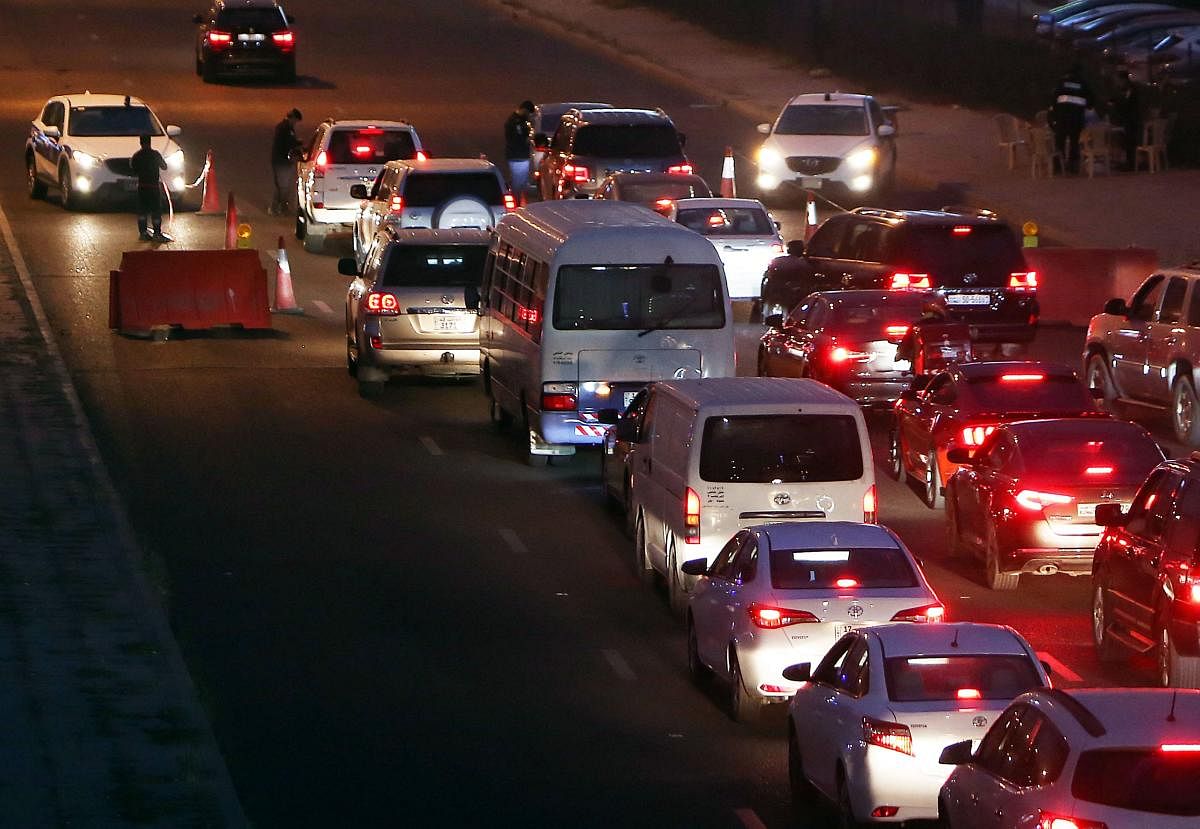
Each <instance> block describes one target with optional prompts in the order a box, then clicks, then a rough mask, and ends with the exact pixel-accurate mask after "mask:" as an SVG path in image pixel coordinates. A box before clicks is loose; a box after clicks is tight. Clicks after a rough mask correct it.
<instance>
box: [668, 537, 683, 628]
mask: <svg viewBox="0 0 1200 829" xmlns="http://www.w3.org/2000/svg"><path fill="white" fill-rule="evenodd" d="M667 604H668V605H669V606H670V608H671V612H672V613H673V614H675V615H676V616H683V614H684V613H686V612H687V608H688V592H687V588H685V587H684V584H683V574H682V573H681V572H679V552H678V550H677V549H676V547H675V539H674V538H669V539H668V540H667Z"/></svg>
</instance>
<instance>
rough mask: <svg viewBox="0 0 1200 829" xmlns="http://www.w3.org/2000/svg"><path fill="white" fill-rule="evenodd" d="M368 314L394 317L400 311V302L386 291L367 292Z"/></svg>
mask: <svg viewBox="0 0 1200 829" xmlns="http://www.w3.org/2000/svg"><path fill="white" fill-rule="evenodd" d="M366 306H367V316H371V317H394V316H397V315H398V314H399V313H400V303H399V302H398V301H397V300H396V297H395V296H394V295H393V294H389V293H387V292H386V291H371V292H370V293H369V294H367V302H366Z"/></svg>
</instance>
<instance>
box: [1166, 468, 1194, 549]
mask: <svg viewBox="0 0 1200 829" xmlns="http://www.w3.org/2000/svg"><path fill="white" fill-rule="evenodd" d="M1198 551H1200V481H1197V480H1196V479H1194V478H1184V479H1183V481H1181V482H1180V492H1179V494H1178V496H1177V497H1176V499H1175V509H1174V511H1173V515H1172V517H1171V520H1170V521H1169V522H1168V524H1167V533H1166V544H1165V550H1164V554H1165V555H1166V556H1168V557H1170V558H1173V559H1184V560H1186V561H1191V560H1192V559H1193V558H1194V557H1195V556H1196V553H1197V552H1198Z"/></svg>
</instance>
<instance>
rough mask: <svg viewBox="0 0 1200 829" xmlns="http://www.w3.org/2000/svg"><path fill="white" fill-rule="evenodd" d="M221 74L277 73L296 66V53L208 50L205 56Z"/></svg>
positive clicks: (287, 70)
mask: <svg viewBox="0 0 1200 829" xmlns="http://www.w3.org/2000/svg"><path fill="white" fill-rule="evenodd" d="M205 60H206V61H208V62H210V63H211V64H212V66H213V69H214V71H216V72H218V73H219V74H222V75H246V76H250V75H278V74H281V73H284V72H289V71H291V70H293V69H295V67H296V55H295V53H292V54H287V55H285V54H282V53H280V52H274V51H271V52H267V51H264V52H252V53H238V52H236V51H229V52H210V53H208V55H207V56H206V57H205Z"/></svg>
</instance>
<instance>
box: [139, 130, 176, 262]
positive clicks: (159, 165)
mask: <svg viewBox="0 0 1200 829" xmlns="http://www.w3.org/2000/svg"><path fill="white" fill-rule="evenodd" d="M139 141H140V142H141V147H140V148H139V149H138V151H137V152H135V153H134V154H133V155H131V156H130V157H129V166H130V167H131V168H133V172H134V174H135V175H137V180H138V189H137V200H138V219H137V221H138V238H139V239H141V240H142V241H143V242H149V241H156V242H169V241H171V238H170V237H169V236H167V235H165V234H164V233H163V232H162V171H163V170H165V169H167V162H166V161H165V160H164V159H163V157H162V154H161V153H160V152H159V151H158V150H156V149H154V148H153V147H151V146H150V136H148V135H143V136H141V137H140V138H139ZM151 227H153V228H154V235H151V234H150V230H149V228H151Z"/></svg>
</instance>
